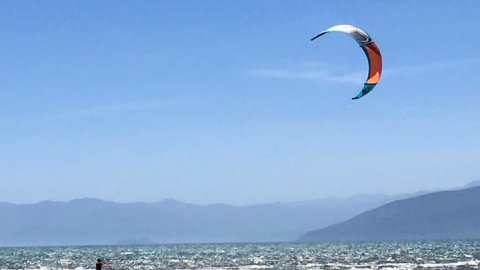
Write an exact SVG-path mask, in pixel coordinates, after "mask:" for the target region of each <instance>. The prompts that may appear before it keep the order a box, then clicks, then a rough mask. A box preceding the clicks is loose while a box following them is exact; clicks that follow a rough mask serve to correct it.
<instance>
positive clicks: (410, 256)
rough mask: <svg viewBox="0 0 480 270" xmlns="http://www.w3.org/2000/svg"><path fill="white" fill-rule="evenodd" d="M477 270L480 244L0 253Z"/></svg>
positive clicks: (88, 260)
mask: <svg viewBox="0 0 480 270" xmlns="http://www.w3.org/2000/svg"><path fill="white" fill-rule="evenodd" d="M99 257H100V258H105V260H106V261H107V262H108V263H107V264H105V265H104V269H105V270H116V269H122V270H123V269H125V270H127V269H128V270H129V269H147V270H148V269H152V270H153V269H185V270H187V269H197V270H224V269H225V270H227V269H228V270H230V269H235V270H257V269H305V270H314V269H325V270H343V269H359V270H361V269H382V270H389V269H405V270H407V269H408V270H410V269H478V268H479V265H480V261H479V260H480V243H479V242H476V241H446V242H402V243H394V242H390V243H357V244H292V243H288V244H286V243H283V244H282V243H277V244H195V245H187V244H184V245H158V246H98V247H92V246H88V247H43V248H42V247H30V248H28V247H26V248H0V269H1V270H10V269H32V270H33V269H36V270H39V269H42V270H47V269H62V270H63V269H65V270H66V269H69V270H71V269H75V270H90V269H94V268H95V261H96V259H97V258H99Z"/></svg>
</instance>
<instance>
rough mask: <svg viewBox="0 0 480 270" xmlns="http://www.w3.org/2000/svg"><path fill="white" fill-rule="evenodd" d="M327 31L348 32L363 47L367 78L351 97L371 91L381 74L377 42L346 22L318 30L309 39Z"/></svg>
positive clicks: (358, 96)
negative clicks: (316, 33)
mask: <svg viewBox="0 0 480 270" xmlns="http://www.w3.org/2000/svg"><path fill="white" fill-rule="evenodd" d="M329 32H342V33H346V34H349V35H350V36H351V37H353V38H354V39H355V40H356V41H357V43H358V45H360V48H362V49H363V52H365V55H366V56H367V59H368V67H369V71H368V78H367V81H366V82H365V83H364V85H363V89H362V91H360V93H358V95H357V96H355V97H353V98H352V99H359V98H361V97H363V96H365V95H366V94H368V93H370V91H372V89H373V88H374V87H375V85H377V83H378V81H379V80H380V76H381V74H382V55H381V54H380V50H379V49H378V47H377V44H375V42H374V41H373V40H372V38H371V37H370V35H369V34H367V32H365V31H363V30H362V29H360V28H358V27H355V26H353V25H348V24H341V25H335V26H332V27H330V28H328V29H327V30H325V31H322V32H320V34H318V35H316V36H315V37H313V38H312V39H311V40H312V41H313V40H315V39H316V38H319V37H321V36H323V35H325V34H326V33H329Z"/></svg>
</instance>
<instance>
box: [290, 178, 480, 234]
mask: <svg viewBox="0 0 480 270" xmlns="http://www.w3.org/2000/svg"><path fill="white" fill-rule="evenodd" d="M476 184H478V183H473V184H471V185H468V186H467V187H469V188H466V189H460V190H449V191H441V192H434V193H429V194H424V195H420V196H417V197H413V198H408V199H402V200H397V201H393V202H390V203H387V204H385V205H383V206H380V207H378V208H375V209H372V210H369V211H366V212H364V213H362V214H359V215H357V216H355V217H353V218H351V219H349V220H347V221H344V222H341V223H338V224H334V225H331V226H328V227H326V228H323V229H319V230H314V231H310V232H308V233H306V234H304V235H302V236H301V237H300V239H299V241H304V242H332V241H333V242H339V241H340V242H343V241H349V242H350V241H394V240H445V239H479V238H480V215H479V213H480V187H479V186H476Z"/></svg>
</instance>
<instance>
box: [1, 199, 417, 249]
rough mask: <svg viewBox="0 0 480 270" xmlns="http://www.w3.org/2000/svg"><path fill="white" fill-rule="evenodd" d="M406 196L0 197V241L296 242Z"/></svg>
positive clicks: (47, 242) (54, 242)
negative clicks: (250, 201) (12, 200)
mask: <svg viewBox="0 0 480 270" xmlns="http://www.w3.org/2000/svg"><path fill="white" fill-rule="evenodd" d="M405 196H408V195H400V196H387V195H363V196H354V197H350V198H343V199H339V198H330V199H321V200H314V201H304V202H294V203H270V204H257V205H250V206H232V205H226V204H211V205H195V204H188V203H183V202H179V201H175V200H172V199H167V200H163V201H160V202H158V203H149V204H147V203H114V202H107V201H101V200H98V199H77V200H72V201H70V202H54V201H44V202H40V203H35V204H9V203H0V220H1V221H2V222H0V245H1V246H18V245H87V244H135V243H179V242H189V243H192V242H193V243H195V242H263V241H294V240H295V239H297V238H298V236H299V235H301V234H302V233H304V232H306V231H309V230H313V229H316V228H319V227H324V226H328V225H331V224H334V223H337V222H339V221H343V220H346V219H348V218H350V217H352V216H353V215H356V214H359V213H361V212H363V211H365V210H368V209H371V208H374V207H377V206H380V205H382V204H384V203H386V202H389V201H392V200H395V199H398V198H403V197H405Z"/></svg>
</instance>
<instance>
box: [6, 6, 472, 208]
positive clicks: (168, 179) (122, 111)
mask: <svg viewBox="0 0 480 270" xmlns="http://www.w3.org/2000/svg"><path fill="white" fill-rule="evenodd" d="M479 13H480V2H479V1H461V2H458V1H370V2H369V3H366V2H364V1H301V2H299V1H2V2H0V50H1V52H2V53H0V63H1V65H0V131H1V132H0V183H1V185H2V186H3V188H0V198H1V201H10V202H35V201H40V200H45V199H52V200H69V199H73V198H79V197H97V198H101V199H106V200H114V201H158V200H161V199H163V198H168V197H170V198H176V199H179V200H184V201H188V202H196V203H211V202H226V203H233V204H249V203H257V202H270V201H295V200H305V199H315V198H323V197H329V196H349V195H354V194H360V193H403V192H412V191H417V190H420V189H436V188H450V187H455V186H461V185H463V184H465V183H467V182H469V181H473V180H476V179H479V178H480V166H479V164H480V140H479V139H478V138H480V121H479V119H480V109H479V106H478V104H479V100H480V93H479V89H480V77H479V70H480V52H479V51H478V48H480V38H479V37H478V35H476V34H477V33H476V32H478V29H477V28H478V25H480V18H479V17H478V14H479ZM345 23H347V24H354V25H357V26H359V27H362V28H363V29H365V30H366V31H367V32H369V33H370V34H371V36H372V37H373V38H374V39H375V40H376V41H377V44H378V45H379V47H380V49H381V50H382V54H383V59H384V74H383V77H382V80H381V82H380V84H379V85H378V86H377V88H376V89H375V90H374V92H372V93H371V94H370V95H368V96H366V97H365V98H363V99H361V100H358V101H351V100H350V98H351V97H353V96H354V95H355V94H357V92H358V91H359V90H360V89H361V86H362V84H363V80H364V78H365V77H366V73H367V70H366V69H367V66H366V59H365V56H364V55H363V52H362V51H361V50H360V49H359V48H358V46H357V45H356V43H355V42H354V41H353V40H352V39H350V38H349V37H348V36H345V35H342V34H330V35H328V36H325V37H324V38H323V39H320V40H317V41H315V42H310V41H309V39H310V38H311V37H312V36H313V35H315V34H317V33H318V32H320V31H321V30H323V29H325V28H327V27H330V26H332V25H335V24H345Z"/></svg>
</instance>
